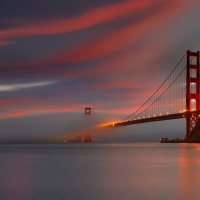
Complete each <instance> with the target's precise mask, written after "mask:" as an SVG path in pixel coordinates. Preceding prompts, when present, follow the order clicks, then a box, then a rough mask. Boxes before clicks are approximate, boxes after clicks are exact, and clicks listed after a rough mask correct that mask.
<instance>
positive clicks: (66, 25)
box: [0, 0, 158, 45]
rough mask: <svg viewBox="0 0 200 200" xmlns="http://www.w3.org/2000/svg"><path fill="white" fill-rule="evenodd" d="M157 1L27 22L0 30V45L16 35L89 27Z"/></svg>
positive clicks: (32, 34)
mask: <svg viewBox="0 0 200 200" xmlns="http://www.w3.org/2000/svg"><path fill="white" fill-rule="evenodd" d="M156 2H158V1H152V0H151V1H148V0H143V1H132V0H131V1H124V2H121V3H117V4H113V5H109V6H104V7H100V8H96V9H92V10H89V11H87V12H85V13H83V14H82V15H79V16H76V17H73V18H69V19H55V20H46V21H42V20H41V21H40V22H38V21H37V22H32V21H31V22H29V23H27V24H26V25H24V26H19V27H15V28H9V29H5V30H2V31H0V45H6V44H9V43H8V40H10V39H12V38H17V37H30V36H37V35H55V34H61V33H66V32H72V31H78V30H82V29H86V28H90V27H92V26H95V25H97V24H101V23H104V22H107V21H111V20H115V19H118V18H120V17H123V16H125V15H128V14H131V13H133V12H135V11H139V10H142V9H145V8H147V7H150V6H151V5H155V3H156Z"/></svg>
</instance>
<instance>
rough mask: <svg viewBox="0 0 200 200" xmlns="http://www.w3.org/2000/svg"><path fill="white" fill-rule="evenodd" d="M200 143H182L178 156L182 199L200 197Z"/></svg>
mask: <svg viewBox="0 0 200 200" xmlns="http://www.w3.org/2000/svg"><path fill="white" fill-rule="evenodd" d="M199 151H200V144H182V147H181V148H180V157H179V158H178V173H179V177H178V186H179V188H178V190H179V196H180V199H183V200H187V199H200V193H199V187H200V157H199Z"/></svg>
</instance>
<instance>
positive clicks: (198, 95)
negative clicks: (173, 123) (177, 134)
mask: <svg viewBox="0 0 200 200" xmlns="http://www.w3.org/2000/svg"><path fill="white" fill-rule="evenodd" d="M186 80H187V86H186V88H187V93H186V109H187V111H189V112H190V113H189V114H188V116H187V118H186V139H190V138H191V137H192V133H193V130H194V128H195V127H196V124H197V121H198V115H199V114H198V113H197V112H196V113H192V112H191V111H200V70H199V51H198V52H191V51H189V50H188V51H187V78H186Z"/></svg>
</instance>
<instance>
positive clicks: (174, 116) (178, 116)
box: [112, 111, 198, 127]
mask: <svg viewBox="0 0 200 200" xmlns="http://www.w3.org/2000/svg"><path fill="white" fill-rule="evenodd" d="M197 112H198V111H193V112H184V113H176V114H169V115H164V116H156V117H150V118H140V119H135V120H124V121H121V122H116V123H113V124H112V126H114V127H118V126H127V125H131V124H141V123H147V122H156V121H164V120H171V119H181V118H186V117H187V116H188V115H190V114H192V113H197Z"/></svg>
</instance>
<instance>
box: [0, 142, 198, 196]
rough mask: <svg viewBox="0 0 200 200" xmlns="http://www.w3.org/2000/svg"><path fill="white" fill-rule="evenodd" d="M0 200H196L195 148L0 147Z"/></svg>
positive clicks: (151, 145)
mask: <svg viewBox="0 0 200 200" xmlns="http://www.w3.org/2000/svg"><path fill="white" fill-rule="evenodd" d="M0 199H1V200H83V199H84V200H121V199H123V200H129V199H131V200H132V199H133V200H134V199H135V200H146V199H150V200H151V199H152V200H168V199H170V200H177V199H178V200H179V199H180V200H199V199H200V145H198V144H159V143H124V144H66V145H0Z"/></svg>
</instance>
